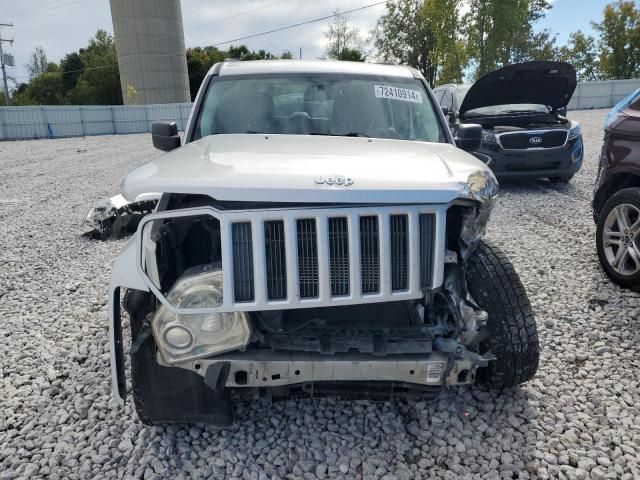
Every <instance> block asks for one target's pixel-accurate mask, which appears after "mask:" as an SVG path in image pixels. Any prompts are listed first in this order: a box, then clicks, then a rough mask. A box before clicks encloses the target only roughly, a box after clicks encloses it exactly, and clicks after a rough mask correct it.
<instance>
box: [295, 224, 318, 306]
mask: <svg viewBox="0 0 640 480" xmlns="http://www.w3.org/2000/svg"><path fill="white" fill-rule="evenodd" d="M297 237H298V278H299V286H298V287H299V289H300V298H317V297H318V234H317V232H316V221H315V220H314V219H302V220H298V221H297Z"/></svg>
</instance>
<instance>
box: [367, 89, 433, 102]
mask: <svg viewBox="0 0 640 480" xmlns="http://www.w3.org/2000/svg"><path fill="white" fill-rule="evenodd" d="M373 90H374V92H375V94H376V97H377V98H391V99H393V100H402V101H403V102H413V103H422V95H420V92H419V91H418V90H411V89H410V88H400V87H389V86H387V85H374V86H373Z"/></svg>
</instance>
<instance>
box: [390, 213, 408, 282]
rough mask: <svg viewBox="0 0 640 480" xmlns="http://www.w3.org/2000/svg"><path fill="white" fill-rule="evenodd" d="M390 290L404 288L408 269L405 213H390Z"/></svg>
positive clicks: (406, 219)
mask: <svg viewBox="0 0 640 480" xmlns="http://www.w3.org/2000/svg"><path fill="white" fill-rule="evenodd" d="M390 229H391V231H390V235H391V290H392V291H394V292H396V291H398V290H406V289H407V287H408V269H409V260H408V254H409V235H408V217H407V215H391V217H390Z"/></svg>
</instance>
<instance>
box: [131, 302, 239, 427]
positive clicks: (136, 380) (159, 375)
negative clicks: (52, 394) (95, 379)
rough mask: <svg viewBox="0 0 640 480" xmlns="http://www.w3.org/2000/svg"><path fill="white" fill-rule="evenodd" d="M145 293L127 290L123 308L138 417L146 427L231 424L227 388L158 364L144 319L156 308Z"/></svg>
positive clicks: (231, 416) (149, 331)
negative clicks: (126, 321) (129, 330)
mask: <svg viewBox="0 0 640 480" xmlns="http://www.w3.org/2000/svg"><path fill="white" fill-rule="evenodd" d="M154 303H155V301H154V297H153V295H152V294H150V293H148V292H142V291H140V290H127V293H126V294H125V297H124V300H123V306H124V308H125V310H126V311H127V313H128V314H129V318H130V321H131V384H132V395H133V403H134V405H135V408H136V412H137V414H138V418H139V419H140V421H141V422H142V423H144V424H145V425H162V424H171V423H179V424H183V423H206V424H209V425H214V426H216V427H220V428H224V427H228V426H230V425H231V424H232V423H233V408H232V404H231V400H230V396H229V391H228V389H225V388H216V389H213V388H210V387H209V386H208V385H206V384H205V381H204V380H203V378H202V377H201V376H200V375H198V374H197V373H194V372H190V371H188V370H185V369H182V368H177V367H165V366H163V365H160V364H158V362H157V359H156V354H157V349H156V344H155V341H154V338H153V334H152V333H151V328H150V326H149V324H148V321H147V318H148V316H149V315H150V314H151V313H152V312H153V309H154V307H155V305H154Z"/></svg>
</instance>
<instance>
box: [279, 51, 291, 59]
mask: <svg viewBox="0 0 640 480" xmlns="http://www.w3.org/2000/svg"><path fill="white" fill-rule="evenodd" d="M280 58H281V59H282V60H293V52H292V51H291V50H285V51H284V52H282V55H280Z"/></svg>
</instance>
